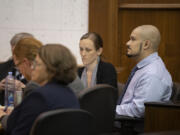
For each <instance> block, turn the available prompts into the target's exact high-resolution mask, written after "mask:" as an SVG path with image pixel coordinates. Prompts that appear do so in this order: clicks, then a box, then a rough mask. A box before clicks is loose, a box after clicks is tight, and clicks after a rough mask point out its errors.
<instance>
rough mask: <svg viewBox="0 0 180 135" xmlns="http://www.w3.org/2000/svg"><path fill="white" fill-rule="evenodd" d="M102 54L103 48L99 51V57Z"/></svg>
mask: <svg viewBox="0 0 180 135" xmlns="http://www.w3.org/2000/svg"><path fill="white" fill-rule="evenodd" d="M102 52H103V48H102V47H101V48H99V49H98V50H97V53H98V55H99V56H100V55H101V54H102Z"/></svg>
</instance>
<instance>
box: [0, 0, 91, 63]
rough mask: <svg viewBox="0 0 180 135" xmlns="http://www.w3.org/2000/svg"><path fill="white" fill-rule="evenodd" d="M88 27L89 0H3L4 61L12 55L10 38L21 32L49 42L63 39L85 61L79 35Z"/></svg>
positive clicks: (0, 42) (0, 52)
mask: <svg viewBox="0 0 180 135" xmlns="http://www.w3.org/2000/svg"><path fill="white" fill-rule="evenodd" d="M87 30H88V0H0V61H5V60H7V59H8V58H9V57H10V56H11V52H10V44H9V41H10V39H11V37H12V36H13V35H14V34H16V33H19V32H29V33H32V34H33V35H34V36H35V37H36V38H37V39H39V40H40V41H42V42H43V43H44V44H45V43H62V44H64V45H66V46H67V47H68V48H70V49H71V51H72V52H73V54H74V55H75V56H76V58H77V61H78V63H79V64H81V59H80V55H79V47H78V46H79V39H80V37H81V36H82V34H84V33H86V32H87Z"/></svg>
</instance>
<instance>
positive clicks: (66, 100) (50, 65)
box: [5, 44, 79, 135]
mask: <svg viewBox="0 0 180 135" xmlns="http://www.w3.org/2000/svg"><path fill="white" fill-rule="evenodd" d="M19 62H20V61H19ZM19 62H18V63H19ZM20 63H22V64H23V61H21V62H20ZM24 63H25V61H24ZM19 66H20V64H19ZM21 66H23V65H21ZM31 67H32V74H31V80H32V81H34V82H36V83H38V84H39V85H40V86H41V87H39V88H37V89H35V90H33V91H31V93H29V95H28V96H26V97H25V98H24V99H23V101H22V103H21V104H20V105H18V106H17V107H15V109H14V110H13V111H12V113H11V114H10V116H9V118H8V121H7V129H6V131H5V132H6V134H8V135H27V134H29V133H30V130H31V127H32V124H33V122H34V120H35V119H36V118H37V116H38V115H39V114H41V113H42V112H46V111H50V110H55V109H61V108H79V103H78V100H77V98H76V96H75V94H74V92H73V91H72V90H71V89H70V88H69V87H68V86H67V85H68V84H69V83H70V82H72V81H73V80H74V79H75V78H76V70H77V64H76V60H75V58H74V56H73V55H72V53H71V52H70V51H69V50H68V49H67V48H66V47H64V46H63V45H60V44H58V45H57V44H51V45H45V46H43V47H42V48H41V49H40V50H39V53H38V55H37V56H36V59H35V61H34V62H33V65H32V66H31ZM19 68H22V67H19Z"/></svg>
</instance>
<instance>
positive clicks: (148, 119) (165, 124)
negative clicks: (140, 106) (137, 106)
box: [144, 102, 180, 133]
mask: <svg viewBox="0 0 180 135" xmlns="http://www.w3.org/2000/svg"><path fill="white" fill-rule="evenodd" d="M176 130H180V103H172V102H148V103H145V128H144V131H145V133H147V132H162V131H176Z"/></svg>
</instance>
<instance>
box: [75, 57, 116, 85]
mask: <svg viewBox="0 0 180 135" xmlns="http://www.w3.org/2000/svg"><path fill="white" fill-rule="evenodd" d="M83 70H84V67H81V68H79V69H78V75H79V77H80V78H81V75H82V72H83ZM96 78H97V82H96V83H97V84H109V85H111V86H113V87H115V88H117V73H116V70H115V68H114V66H113V65H112V64H110V63H107V62H103V61H101V60H100V62H99V65H98V69H97V75H96Z"/></svg>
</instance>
